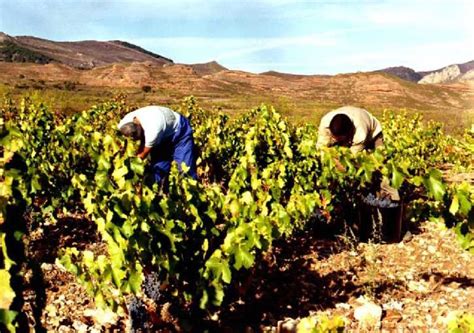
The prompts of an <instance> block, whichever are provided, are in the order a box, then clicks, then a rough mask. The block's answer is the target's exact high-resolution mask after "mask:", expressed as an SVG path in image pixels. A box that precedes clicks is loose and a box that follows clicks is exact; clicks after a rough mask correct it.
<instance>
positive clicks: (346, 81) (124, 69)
mask: <svg viewBox="0 0 474 333" xmlns="http://www.w3.org/2000/svg"><path fill="white" fill-rule="evenodd" d="M198 68H199V67H198ZM204 68H206V69H208V68H209V67H207V66H204ZM211 68H213V67H212V66H211ZM217 68H220V67H217ZM66 81H73V82H77V84H79V85H84V86H90V87H104V88H128V87H130V88H141V87H143V86H145V85H149V86H151V87H153V88H154V89H157V90H161V91H167V92H173V94H174V95H176V96H186V95H190V94H193V95H195V96H213V98H224V99H225V98H238V96H247V97H245V98H248V96H254V97H258V99H266V98H272V99H277V100H278V99H281V98H283V99H285V98H286V99H291V100H297V101H298V103H303V102H304V101H307V103H329V104H331V105H348V104H352V105H359V106H364V107H369V108H370V107H396V108H409V109H418V110H439V109H463V108H465V107H466V106H467V105H474V91H473V89H472V88H471V87H470V86H469V85H465V84H461V83H459V85H457V86H439V85H420V84H416V83H414V82H408V81H406V80H402V79H399V78H397V77H394V76H392V75H389V74H386V73H380V72H372V73H352V74H340V75H335V76H322V75H306V76H291V75H283V76H280V75H279V76H274V75H269V74H268V73H266V74H253V73H248V72H243V71H235V70H220V71H218V72H215V73H212V74H207V75H202V73H201V74H199V73H197V71H196V69H195V68H193V66H191V65H182V64H172V65H169V66H162V65H154V64H152V63H150V62H144V63H139V62H133V63H130V64H127V63H115V64H110V65H105V66H101V67H96V68H93V69H91V70H79V69H75V68H72V67H70V66H67V65H64V64H57V63H50V64H46V65H39V64H25V63H16V64H15V63H6V62H3V63H2V62H0V83H5V84H8V85H9V86H15V85H17V84H20V85H23V86H24V85H25V84H26V85H27V84H30V85H32V84H35V83H37V82H44V85H47V86H55V84H56V83H58V82H59V83H64V82H66Z"/></svg>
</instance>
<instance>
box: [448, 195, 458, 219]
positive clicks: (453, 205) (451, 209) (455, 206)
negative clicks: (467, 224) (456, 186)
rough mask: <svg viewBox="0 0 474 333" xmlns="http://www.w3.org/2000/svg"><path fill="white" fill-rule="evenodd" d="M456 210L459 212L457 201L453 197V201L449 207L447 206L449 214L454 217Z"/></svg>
mask: <svg viewBox="0 0 474 333" xmlns="http://www.w3.org/2000/svg"><path fill="white" fill-rule="evenodd" d="M458 210H459V199H458V197H457V195H454V197H453V201H452V202H451V206H449V212H450V213H451V214H453V215H456V213H457V212H458Z"/></svg>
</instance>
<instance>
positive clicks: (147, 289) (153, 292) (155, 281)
mask: <svg viewBox="0 0 474 333" xmlns="http://www.w3.org/2000/svg"><path fill="white" fill-rule="evenodd" d="M160 285H161V282H160V278H159V276H158V273H156V272H151V273H147V274H145V278H144V279H143V283H142V290H143V292H144V293H145V295H146V296H147V297H148V298H150V299H152V300H153V301H155V302H156V303H158V302H159V301H160V299H161V298H162V296H163V295H162V293H161V290H160Z"/></svg>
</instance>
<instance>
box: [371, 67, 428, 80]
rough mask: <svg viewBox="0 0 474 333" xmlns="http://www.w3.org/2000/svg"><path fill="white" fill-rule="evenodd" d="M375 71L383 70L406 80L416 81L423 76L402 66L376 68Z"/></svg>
mask: <svg viewBox="0 0 474 333" xmlns="http://www.w3.org/2000/svg"><path fill="white" fill-rule="evenodd" d="M377 72H384V73H387V74H391V75H395V76H397V77H399V78H400V79H402V80H407V81H411V82H418V81H420V80H421V78H422V77H423V75H421V74H420V73H417V72H415V70H414V69H412V68H409V67H404V66H397V67H388V68H384V69H381V70H378V71H377Z"/></svg>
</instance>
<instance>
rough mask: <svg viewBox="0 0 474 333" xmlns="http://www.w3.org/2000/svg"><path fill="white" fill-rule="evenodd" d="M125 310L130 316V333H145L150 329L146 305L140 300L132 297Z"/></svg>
mask: <svg viewBox="0 0 474 333" xmlns="http://www.w3.org/2000/svg"><path fill="white" fill-rule="evenodd" d="M127 308H128V314H129V316H130V327H131V330H130V332H132V333H135V332H146V331H148V330H149V329H151V327H150V326H151V325H150V321H149V318H148V311H147V308H146V304H145V303H144V302H143V301H142V300H141V299H139V298H137V297H135V296H133V297H132V298H131V299H130V301H129V303H128V304H127Z"/></svg>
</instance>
